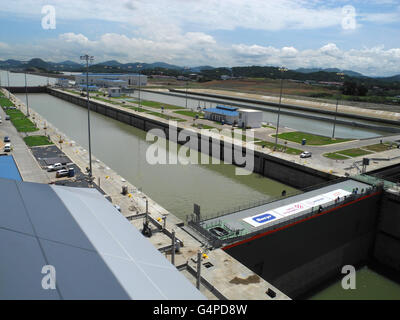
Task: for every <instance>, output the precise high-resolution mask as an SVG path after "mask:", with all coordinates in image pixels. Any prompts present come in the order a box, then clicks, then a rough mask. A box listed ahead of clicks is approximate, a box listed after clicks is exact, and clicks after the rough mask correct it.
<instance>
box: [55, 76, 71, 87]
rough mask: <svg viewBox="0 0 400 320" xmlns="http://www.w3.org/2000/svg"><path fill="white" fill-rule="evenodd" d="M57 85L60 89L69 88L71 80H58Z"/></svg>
mask: <svg viewBox="0 0 400 320" xmlns="http://www.w3.org/2000/svg"><path fill="white" fill-rule="evenodd" d="M56 84H57V85H58V86H60V87H63V88H66V87H69V80H68V79H66V78H57V81H56Z"/></svg>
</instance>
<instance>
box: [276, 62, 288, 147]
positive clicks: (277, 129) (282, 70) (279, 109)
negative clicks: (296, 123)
mask: <svg viewBox="0 0 400 320" xmlns="http://www.w3.org/2000/svg"><path fill="white" fill-rule="evenodd" d="M279 71H280V72H281V90H280V94H279V107H278V120H277V123H276V134H275V146H274V151H275V150H276V149H277V148H278V134H279V121H280V117H281V104H282V92H283V73H284V72H286V71H288V69H286V68H285V67H281V68H279Z"/></svg>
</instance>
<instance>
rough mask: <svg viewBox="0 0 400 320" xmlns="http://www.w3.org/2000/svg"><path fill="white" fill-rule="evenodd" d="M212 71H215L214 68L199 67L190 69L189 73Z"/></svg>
mask: <svg viewBox="0 0 400 320" xmlns="http://www.w3.org/2000/svg"><path fill="white" fill-rule="evenodd" d="M212 69H215V68H214V67H211V66H199V67H192V68H190V71H192V72H201V71H204V70H212Z"/></svg>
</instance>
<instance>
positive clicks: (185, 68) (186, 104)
mask: <svg viewBox="0 0 400 320" xmlns="http://www.w3.org/2000/svg"><path fill="white" fill-rule="evenodd" d="M189 69H190V68H189V67H184V70H185V73H186V71H187V70H189ZM188 85H189V82H188V80H187V79H186V102H185V107H186V109H187V107H188Z"/></svg>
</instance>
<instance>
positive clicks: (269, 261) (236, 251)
mask: <svg viewBox="0 0 400 320" xmlns="http://www.w3.org/2000/svg"><path fill="white" fill-rule="evenodd" d="M380 198H381V194H374V195H371V196H369V197H368V198H366V199H364V200H361V201H360V200H357V201H355V202H352V203H351V204H349V205H347V206H344V207H339V208H337V209H335V210H334V211H332V212H328V213H326V214H322V215H319V216H317V217H314V218H312V219H309V220H306V221H303V222H301V223H298V224H294V225H291V226H289V227H287V228H285V229H282V230H279V231H275V232H273V233H270V234H267V235H264V236H263V237H260V238H256V239H254V240H251V241H248V242H244V243H242V244H238V245H237V246H232V247H227V248H226V249H225V250H226V252H227V253H229V254H230V255H231V256H233V257H234V258H235V259H237V260H239V261H240V262H241V263H243V264H244V265H246V266H247V267H248V268H249V269H251V270H252V271H254V272H255V273H257V274H258V275H259V276H261V277H262V278H264V279H265V280H266V281H268V282H270V283H271V284H273V285H274V286H275V287H277V288H278V289H279V290H281V291H282V292H285V294H287V295H288V296H290V297H291V298H296V297H299V296H301V295H303V294H305V293H307V292H309V291H310V290H312V289H314V288H316V287H317V286H319V285H320V284H321V283H323V282H324V281H328V280H330V279H331V278H333V277H336V276H338V275H340V272H341V269H342V267H343V266H344V265H354V266H357V265H359V264H360V263H362V262H363V261H366V260H368V258H369V256H370V253H371V249H372V247H373V242H374V238H375V233H376V232H375V231H376V220H377V215H378V208H379V201H380Z"/></svg>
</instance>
